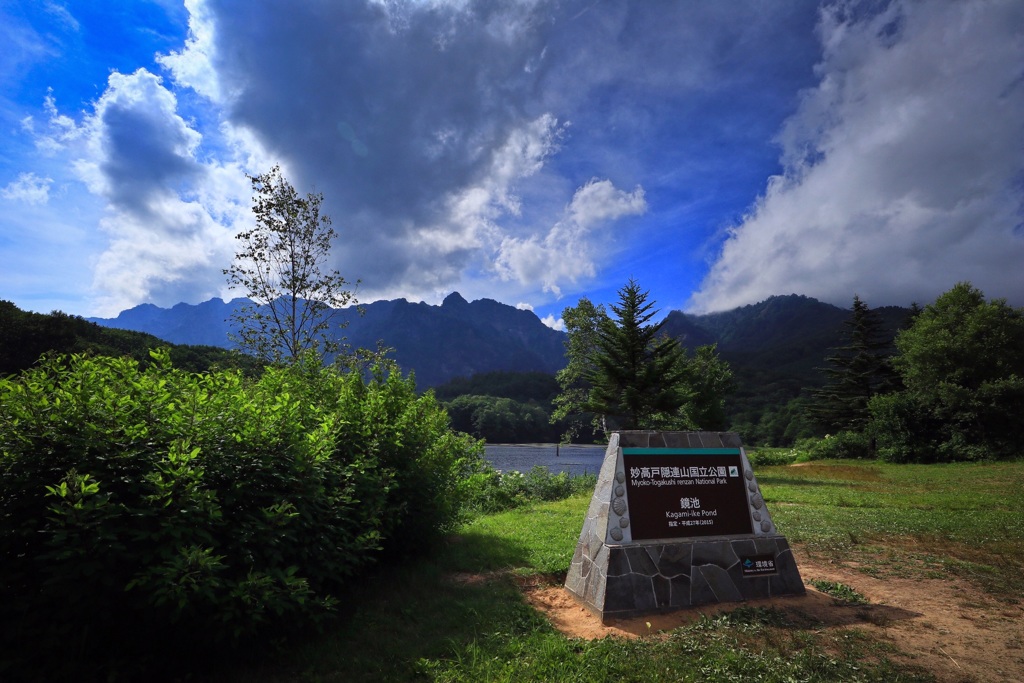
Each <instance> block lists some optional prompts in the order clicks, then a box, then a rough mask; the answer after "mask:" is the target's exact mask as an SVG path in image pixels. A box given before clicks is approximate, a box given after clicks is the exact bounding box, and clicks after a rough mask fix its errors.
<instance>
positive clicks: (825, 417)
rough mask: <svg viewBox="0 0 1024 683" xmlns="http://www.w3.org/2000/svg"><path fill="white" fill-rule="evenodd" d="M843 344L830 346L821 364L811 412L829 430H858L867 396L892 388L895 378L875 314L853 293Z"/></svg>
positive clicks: (864, 415) (863, 421)
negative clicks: (823, 380) (822, 376)
mask: <svg viewBox="0 0 1024 683" xmlns="http://www.w3.org/2000/svg"><path fill="white" fill-rule="evenodd" d="M843 327H844V330H843V335H842V336H843V340H844V342H845V344H844V345H842V346H838V347H835V348H834V349H832V350H833V351H834V353H833V354H832V355H831V356H828V357H827V358H826V359H825V360H826V362H828V363H829V367H827V368H823V372H824V373H825V375H826V376H827V378H828V381H827V382H826V384H825V386H824V387H822V388H821V389H819V390H817V391H814V392H812V398H813V400H814V403H813V404H812V408H811V411H812V415H813V417H814V420H815V421H816V422H817V423H819V424H820V425H821V426H822V427H823V428H824V429H827V430H829V431H832V432H840V431H858V430H861V429H863V428H864V426H865V425H866V424H867V423H868V420H869V418H870V415H869V412H868V401H869V400H871V397H872V396H874V395H876V394H880V393H887V392H890V391H894V390H895V389H896V388H897V386H898V379H897V376H896V373H895V371H894V370H893V369H892V366H891V365H890V361H889V355H890V354H889V352H888V349H889V348H890V342H889V341H888V340H887V339H886V338H885V334H884V332H883V330H882V323H881V321H880V319H879V317H878V315H877V314H876V313H875V312H874V311H872V310H871V309H870V308H868V305H867V304H866V303H864V302H863V301H862V300H861V298H860V297H859V296H856V295H854V297H853V306H852V308H851V312H850V317H849V318H848V319H847V320H846V321H845V322H844V323H843Z"/></svg>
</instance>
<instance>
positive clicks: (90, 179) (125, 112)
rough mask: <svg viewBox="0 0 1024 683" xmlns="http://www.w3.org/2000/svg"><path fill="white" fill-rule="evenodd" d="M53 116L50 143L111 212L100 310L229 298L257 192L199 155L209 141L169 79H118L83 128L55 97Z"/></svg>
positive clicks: (97, 265)
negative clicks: (238, 240) (236, 250)
mask: <svg viewBox="0 0 1024 683" xmlns="http://www.w3.org/2000/svg"><path fill="white" fill-rule="evenodd" d="M47 109H48V112H49V125H48V130H47V131H45V132H44V133H43V134H42V135H41V137H42V138H44V139H47V140H50V141H51V142H50V143H46V146H48V147H49V148H50V149H52V151H53V153H54V154H56V153H58V152H59V153H61V154H63V155H66V156H67V157H68V158H69V159H70V160H71V167H72V168H73V169H74V171H75V173H76V174H77V176H78V178H79V179H80V180H81V181H82V182H83V183H85V185H86V187H87V188H88V189H89V191H90V192H91V193H93V194H94V195H95V196H97V197H98V198H100V199H101V200H102V201H103V202H104V203H105V207H106V208H105V215H104V216H103V217H102V218H101V220H100V221H99V227H100V229H101V230H102V232H103V234H104V235H105V236H106V240H107V241H106V244H105V246H104V247H103V248H102V250H101V252H100V253H99V254H98V255H97V256H96V258H95V261H94V270H93V283H92V286H93V290H94V292H95V297H96V300H95V310H96V312H98V313H99V314H100V315H113V314H116V313H117V312H119V311H121V310H123V309H125V308H128V307H131V306H134V305H136V304H138V303H140V302H152V303H156V304H158V305H171V304H175V303H178V302H180V301H191V302H195V301H201V300H204V299H207V298H210V297H211V296H216V295H223V294H224V293H225V286H226V285H225V281H224V277H223V274H222V272H221V271H222V269H223V268H224V267H226V265H227V264H229V263H230V261H231V259H232V254H233V247H234V243H233V234H234V232H235V231H236V230H237V229H239V228H240V227H241V226H243V225H249V224H251V221H252V215H251V212H250V210H249V194H250V187H249V184H248V182H247V180H246V178H245V175H244V173H243V171H242V169H241V168H240V167H239V166H238V165H237V164H235V163H233V162H231V161H230V160H226V161H222V162H221V161H207V160H204V159H201V158H200V155H201V148H202V144H203V135H202V134H201V133H200V132H199V131H198V130H196V129H195V128H194V127H193V124H192V123H191V122H189V121H186V120H185V119H184V118H183V117H182V116H181V114H180V113H179V111H178V102H177V98H176V97H175V95H174V93H173V92H171V91H170V90H168V89H167V87H166V86H165V85H164V84H163V82H162V80H161V79H160V78H159V77H157V76H156V75H154V74H152V73H150V72H149V71H147V70H146V69H139V70H137V71H136V72H134V73H132V74H120V73H117V72H115V73H112V74H111V75H110V76H109V78H108V83H107V88H106V90H105V91H104V92H103V94H102V95H101V96H100V97H99V99H98V100H97V101H96V102H95V104H94V105H93V107H92V110H91V111H90V112H88V113H87V114H85V115H84V116H83V119H82V120H81V121H75V120H73V119H71V118H70V117H68V116H65V115H63V114H61V113H60V112H59V111H58V110H57V108H56V105H55V104H54V102H53V98H52V97H49V98H48V100H47Z"/></svg>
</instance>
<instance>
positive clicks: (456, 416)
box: [445, 395, 559, 443]
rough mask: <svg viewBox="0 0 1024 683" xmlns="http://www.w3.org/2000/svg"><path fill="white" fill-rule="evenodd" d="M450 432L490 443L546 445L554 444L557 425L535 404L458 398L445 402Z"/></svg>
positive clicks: (509, 400)
mask: <svg viewBox="0 0 1024 683" xmlns="http://www.w3.org/2000/svg"><path fill="white" fill-rule="evenodd" d="M445 408H446V409H447V410H448V414H449V416H450V417H451V424H452V429H455V430H458V431H461V432H466V433H467V434H472V435H473V436H475V437H477V438H480V439H485V440H487V441H489V442H490V443H546V442H551V441H557V440H558V437H559V432H558V425H552V424H551V423H550V419H549V416H548V413H547V411H546V410H544V408H543V407H541V406H539V405H537V404H536V403H520V402H519V401H514V400H512V399H510V398H499V397H496V396H472V395H470V396H459V397H458V398H456V399H454V400H452V401H449V402H448V403H445Z"/></svg>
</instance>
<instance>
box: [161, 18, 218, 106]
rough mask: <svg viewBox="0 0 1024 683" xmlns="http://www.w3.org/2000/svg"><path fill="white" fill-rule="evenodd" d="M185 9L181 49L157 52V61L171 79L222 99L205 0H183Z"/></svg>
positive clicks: (210, 97)
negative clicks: (185, 22)
mask: <svg viewBox="0 0 1024 683" xmlns="http://www.w3.org/2000/svg"><path fill="white" fill-rule="evenodd" d="M185 8H186V9H187V10H188V13H189V16H188V38H187V39H186V40H185V47H184V49H182V50H181V51H180V52H176V51H171V52H170V53H168V54H165V55H157V56H156V61H157V62H158V63H159V64H160V65H161V66H163V67H164V68H166V69H167V70H168V71H170V72H171V74H172V75H173V77H174V81H175V82H176V83H177V84H178V85H180V86H182V87H187V88H192V89H193V90H195V91H196V92H197V93H199V94H200V95H203V96H204V97H207V98H209V99H211V100H213V101H214V102H219V101H220V100H221V98H222V95H223V93H222V90H221V84H220V78H219V76H218V75H217V70H216V69H215V68H214V66H213V59H214V56H215V54H216V28H215V26H214V22H213V17H212V14H211V12H210V9H209V7H207V5H206V3H205V2H204V0H185Z"/></svg>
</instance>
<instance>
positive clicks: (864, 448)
mask: <svg viewBox="0 0 1024 683" xmlns="http://www.w3.org/2000/svg"><path fill="white" fill-rule="evenodd" d="M874 457H875V453H874V451H873V449H872V447H871V438H870V437H869V436H868V435H867V434H864V433H862V432H839V433H837V434H831V435H828V436H826V437H825V438H823V439H820V440H818V441H817V442H816V443H815V444H814V445H813V446H811V449H810V451H809V459H811V460H840V459H864V458H874Z"/></svg>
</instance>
